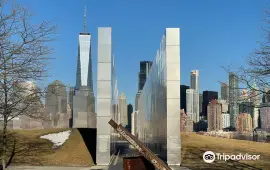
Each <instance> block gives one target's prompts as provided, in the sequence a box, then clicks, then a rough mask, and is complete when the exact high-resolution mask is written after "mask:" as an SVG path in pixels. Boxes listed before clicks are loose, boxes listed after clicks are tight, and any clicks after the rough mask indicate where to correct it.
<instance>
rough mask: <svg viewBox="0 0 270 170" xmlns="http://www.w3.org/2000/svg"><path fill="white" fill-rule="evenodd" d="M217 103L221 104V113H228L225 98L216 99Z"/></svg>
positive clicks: (227, 104)
mask: <svg viewBox="0 0 270 170" xmlns="http://www.w3.org/2000/svg"><path fill="white" fill-rule="evenodd" d="M218 103H220V104H221V112H222V113H229V103H228V102H227V101H226V100H218Z"/></svg>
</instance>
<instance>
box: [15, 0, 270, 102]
mask: <svg viewBox="0 0 270 170" xmlns="http://www.w3.org/2000/svg"><path fill="white" fill-rule="evenodd" d="M18 2H19V3H21V4H23V5H25V6H26V7H28V8H29V10H30V11H33V12H34V13H35V14H36V16H35V18H34V22H40V21H42V20H47V21H51V22H52V23H53V24H55V25H57V27H58V30H57V32H58V34H57V36H56V41H55V42H53V43H52V44H51V46H52V47H53V48H54V54H53V57H55V58H56V59H54V60H53V61H51V64H50V71H51V74H52V77H50V78H48V79H47V80H46V81H47V82H48V83H50V82H52V81H54V80H57V79H58V80H60V81H62V82H63V83H65V84H67V85H71V86H74V85H75V79H76V65H77V64H76V62H77V55H78V51H77V50H78V36H79V33H80V32H83V23H84V22H83V19H84V18H83V15H84V6H86V7H87V32H90V33H91V34H92V44H91V45H92V67H93V82H94V91H95V93H96V82H97V30H98V27H112V44H113V53H114V56H115V64H116V74H117V80H118V89H119V93H121V92H123V93H124V94H125V95H126V96H127V102H128V103H131V104H134V103H135V102H134V100H135V96H136V93H137V90H138V72H139V63H140V61H142V60H150V61H153V60H154V58H155V54H156V51H157V50H158V48H159V44H160V41H161V37H162V35H163V34H164V32H165V28H167V27H179V28H180V32H181V33H180V34H181V35H180V41H181V45H180V49H181V50H180V53H181V54H180V57H181V65H180V67H181V69H180V74H181V82H180V84H185V85H190V71H191V70H194V69H196V70H199V74H200V91H201V92H202V91H204V90H213V91H218V92H219V91H220V84H219V83H218V81H219V80H220V81H224V82H226V81H228V75H227V72H226V71H225V70H224V69H223V68H222V66H225V67H227V66H230V67H231V68H233V69H234V68H235V69H236V68H238V67H240V66H241V65H244V64H245V57H247V56H248V55H250V53H251V52H252V51H253V50H254V49H255V48H257V47H258V43H257V41H259V40H261V39H262V38H263V31H262V29H261V27H262V25H263V23H264V22H263V19H264V15H265V14H264V12H263V10H264V9H265V8H267V7H268V6H269V2H268V1H267V0H256V1H255V0H237V1H235V0H223V1H221V0H203V1H201V0H166V1H165V0H147V1H146V0H136V1H131V0H18ZM95 96H96V94H95Z"/></svg>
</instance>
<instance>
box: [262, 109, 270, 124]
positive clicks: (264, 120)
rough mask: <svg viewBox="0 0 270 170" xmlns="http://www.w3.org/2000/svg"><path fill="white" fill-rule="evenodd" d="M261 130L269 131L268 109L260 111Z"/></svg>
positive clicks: (269, 118) (269, 111)
mask: <svg viewBox="0 0 270 170" xmlns="http://www.w3.org/2000/svg"><path fill="white" fill-rule="evenodd" d="M260 122H261V129H270V107H269V106H268V107H262V108H261V109H260Z"/></svg>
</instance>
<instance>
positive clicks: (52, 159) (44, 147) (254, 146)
mask: <svg viewBox="0 0 270 170" xmlns="http://www.w3.org/2000/svg"><path fill="white" fill-rule="evenodd" d="M66 130H69V129H44V130H16V131H11V132H10V133H11V134H12V136H14V137H11V136H10V137H9V151H10V153H12V151H13V148H15V150H14V152H13V153H14V158H13V161H12V164H13V165H14V164H15V165H16V164H20V165H61V166H63V165H65V166H92V165H93V164H94V163H93V160H92V157H91V155H90V154H89V152H88V149H87V147H86V145H85V143H84V141H83V138H82V136H81V135H80V133H79V131H78V130H77V129H70V130H72V133H71V135H70V138H69V139H68V140H67V141H66V142H65V143H64V145H63V146H61V147H60V148H57V149H52V143H51V142H50V141H48V140H46V139H40V136H41V135H45V134H49V133H55V132H60V131H66ZM181 140H182V153H181V154H182V165H183V166H186V167H188V168H190V169H193V170H197V169H215V170H219V169H237V168H238V169H249V170H251V169H252V170H255V169H256V170H258V169H263V170H268V169H269V170H270V143H258V142H252V141H240V140H234V139H224V138H216V137H211V136H202V135H198V134H195V133H182V134H181ZM14 141H15V147H14ZM205 151H213V152H219V153H228V154H239V153H242V154H245V153H248V154H256V155H261V157H260V160H258V161H239V162H236V161H227V162H225V161H215V162H214V163H212V164H207V163H205V162H204V161H203V159H202V155H203V153H204V152H205Z"/></svg>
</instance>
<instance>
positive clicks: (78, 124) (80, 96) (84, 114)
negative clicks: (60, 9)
mask: <svg viewBox="0 0 270 170" xmlns="http://www.w3.org/2000/svg"><path fill="white" fill-rule="evenodd" d="M73 127H75V128H96V114H95V97H94V91H93V78H92V60H91V34H90V33H88V32H86V8H85V10H84V32H82V33H80V34H79V46H78V57H77V73H76V86H75V91H74V96H73Z"/></svg>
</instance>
